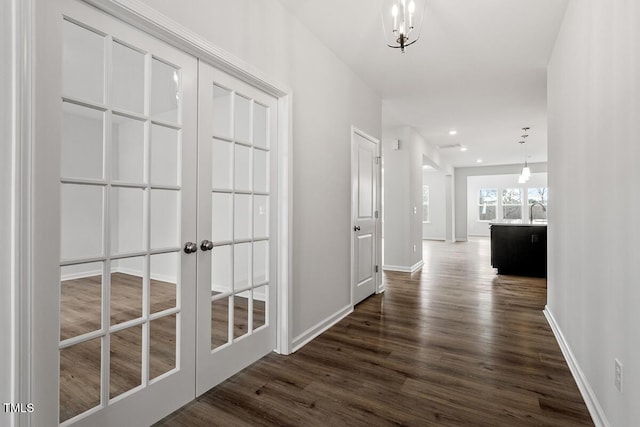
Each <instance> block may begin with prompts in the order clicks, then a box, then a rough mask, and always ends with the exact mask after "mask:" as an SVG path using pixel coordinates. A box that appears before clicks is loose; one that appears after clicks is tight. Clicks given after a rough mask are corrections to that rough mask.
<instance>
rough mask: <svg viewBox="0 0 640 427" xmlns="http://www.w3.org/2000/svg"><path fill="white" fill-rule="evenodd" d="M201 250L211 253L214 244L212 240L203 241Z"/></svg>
mask: <svg viewBox="0 0 640 427" xmlns="http://www.w3.org/2000/svg"><path fill="white" fill-rule="evenodd" d="M200 249H202V250H203V251H205V252H206V251H210V250H211V249H213V242H212V241H211V240H203V241H202V242H201V243H200Z"/></svg>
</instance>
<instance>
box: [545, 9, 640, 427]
mask: <svg viewBox="0 0 640 427" xmlns="http://www.w3.org/2000/svg"><path fill="white" fill-rule="evenodd" d="M638 76H640V3H639V2H637V1H629V0H611V1H606V2H603V1H597V0H573V1H571V3H570V4H569V7H568V9H567V12H566V15H565V19H564V23H563V25H562V27H561V30H560V34H559V36H558V39H557V42H556V46H555V48H554V52H553V55H552V58H551V61H550V63H549V68H548V115H549V190H550V199H549V203H550V204H551V205H552V206H553V210H552V212H551V215H550V216H549V235H548V246H549V265H548V274H549V277H548V309H549V311H550V312H551V313H552V314H553V316H554V317H555V319H556V322H557V325H558V327H559V328H560V330H561V332H562V334H563V336H564V338H565V340H566V343H567V344H568V346H569V348H570V350H571V352H572V354H573V357H574V361H575V362H576V363H577V366H578V367H579V369H580V370H581V371H582V374H583V375H584V379H585V381H586V383H587V384H588V386H589V387H590V388H591V390H592V393H593V394H592V397H593V398H594V401H597V403H598V404H599V406H600V407H601V409H602V415H603V417H604V418H605V419H606V420H608V423H609V425H611V426H637V425H640V405H638V402H640V339H638V336H639V335H638V326H639V325H640V309H639V307H640V286H639V285H638V268H637V265H638V260H639V259H640V245H638V242H640V227H639V226H638V224H637V212H638V211H640V191H639V187H638V184H639V183H640V168H638V165H637V163H638V159H640V144H638V123H640V103H639V102H638V100H639V99H640V83H639V80H638V79H639V77H638ZM614 358H618V359H619V360H620V361H621V362H622V363H623V365H624V370H623V375H624V391H623V392H622V393H620V392H618V391H617V390H616V388H615V387H614Z"/></svg>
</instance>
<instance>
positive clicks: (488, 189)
mask: <svg viewBox="0 0 640 427" xmlns="http://www.w3.org/2000/svg"><path fill="white" fill-rule="evenodd" d="M491 190H494V191H495V192H496V199H495V202H494V204H492V205H489V204H486V202H485V203H484V205H486V206H494V207H495V215H494V217H493V219H481V218H480V210H479V209H477V210H476V215H477V216H476V218H477V221H478V222H492V221H497V220H498V205H499V197H498V195H499V194H500V188H498V187H487V188H480V189H479V190H478V193H477V199H476V200H477V203H478V208H481V207H483V204H482V203H480V198H481V197H482V196H481V194H482V192H483V191H485V192H487V191H491Z"/></svg>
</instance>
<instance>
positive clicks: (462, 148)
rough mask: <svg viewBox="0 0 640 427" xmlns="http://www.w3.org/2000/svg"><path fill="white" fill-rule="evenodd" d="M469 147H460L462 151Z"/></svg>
mask: <svg viewBox="0 0 640 427" xmlns="http://www.w3.org/2000/svg"><path fill="white" fill-rule="evenodd" d="M467 150H468V148H467V147H460V151H467Z"/></svg>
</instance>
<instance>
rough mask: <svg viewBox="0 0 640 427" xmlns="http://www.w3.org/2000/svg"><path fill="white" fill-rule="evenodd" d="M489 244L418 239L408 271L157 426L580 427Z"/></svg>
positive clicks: (534, 305)
mask: <svg viewBox="0 0 640 427" xmlns="http://www.w3.org/2000/svg"><path fill="white" fill-rule="evenodd" d="M489 243H490V242H489V240H488V239H479V240H476V241H471V242H465V243H455V244H447V243H443V242H425V244H424V251H425V253H424V259H425V266H424V267H423V269H422V271H420V272H417V273H415V274H407V273H387V274H385V281H386V292H385V293H384V294H381V295H376V296H373V297H371V298H369V299H367V300H365V301H364V302H362V303H361V304H360V305H358V306H357V307H356V309H355V312H354V313H353V314H352V315H350V316H348V317H347V318H346V319H344V320H342V321H341V322H340V323H338V324H337V325H336V326H334V327H333V328H331V329H330V330H329V331H327V332H325V333H324V334H322V335H321V336H320V337H318V338H316V339H315V340H314V341H312V342H311V343H309V344H308V345H306V346H305V347H303V348H302V349H301V350H300V351H298V352H297V353H295V354H293V355H290V356H280V355H277V354H271V355H268V356H267V357H265V358H264V359H262V360H261V361H259V362H257V363H255V364H253V365H252V366H250V367H249V368H247V369H245V370H244V371H242V372H240V373H239V374H237V375H235V376H234V377H232V378H230V379H229V380H227V381H226V382H224V383H222V384H221V385H219V386H218V387H216V388H214V389H212V390H210V391H209V392H207V393H205V394H204V395H202V396H201V397H199V398H198V399H196V400H194V401H192V402H191V403H189V404H188V405H186V406H185V407H183V408H181V409H179V410H178V411H176V412H174V413H173V414H171V415H169V416H168V417H166V418H165V419H163V420H162V421H160V422H159V423H157V425H158V426H171V427H177V426H190V427H198V426H203V427H204V426H207V427H208V426H343V425H345V426H388V425H389V426H391V425H411V426H562V427H565V426H591V425H593V423H592V421H591V418H590V417H589V414H588V412H587V408H586V406H585V404H584V402H583V400H582V398H581V396H580V393H579V392H578V389H577V387H576V385H575V382H574V380H573V378H572V376H571V374H570V372H569V369H568V367H567V364H566V362H565V360H564V358H563V356H562V354H561V352H560V349H559V347H558V345H557V343H556V341H555V339H554V337H553V334H552V332H551V329H550V328H549V326H548V324H547V322H546V320H545V318H544V316H543V314H542V309H543V308H544V305H545V302H546V281H545V279H537V278H523V277H514V276H497V275H496V274H495V270H494V269H493V268H491V266H490V262H489V258H490V246H489Z"/></svg>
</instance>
